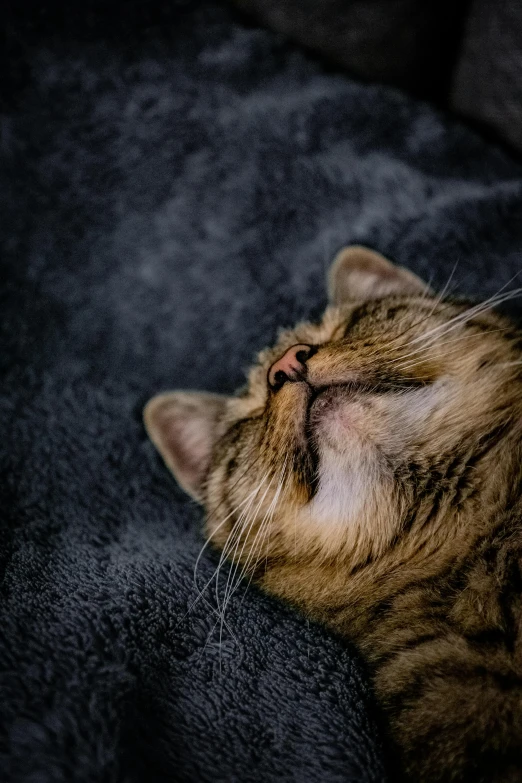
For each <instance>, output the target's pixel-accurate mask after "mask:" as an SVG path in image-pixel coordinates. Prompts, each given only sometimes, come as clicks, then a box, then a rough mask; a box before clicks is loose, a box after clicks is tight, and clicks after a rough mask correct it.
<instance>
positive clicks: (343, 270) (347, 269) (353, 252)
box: [328, 245, 429, 305]
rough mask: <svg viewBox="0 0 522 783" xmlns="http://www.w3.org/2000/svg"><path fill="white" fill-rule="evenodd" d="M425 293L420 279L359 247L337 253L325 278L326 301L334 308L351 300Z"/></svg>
mask: <svg viewBox="0 0 522 783" xmlns="http://www.w3.org/2000/svg"><path fill="white" fill-rule="evenodd" d="M426 293H429V287H428V286H427V285H426V283H424V282H423V281H422V280H421V279H420V277H417V275H414V274H413V272H410V271H409V270H408V269H405V268H404V267H403V266H397V265H396V264H392V262H391V261H388V259H387V258H385V257H384V256H382V255H381V254H380V253H377V252H376V251H375V250H370V248H368V247H363V246H362V245H351V246H350V247H344V248H343V249H342V250H340V251H339V252H338V253H337V255H336V256H335V258H334V260H333V263H332V266H331V268H330V272H329V275H328V297H329V301H330V304H334V305H341V304H343V303H344V302H346V301H349V300H351V299H352V300H353V299H363V300H367V299H380V298H381V297H382V296H390V295H392V294H426Z"/></svg>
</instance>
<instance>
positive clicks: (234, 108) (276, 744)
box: [0, 0, 522, 783]
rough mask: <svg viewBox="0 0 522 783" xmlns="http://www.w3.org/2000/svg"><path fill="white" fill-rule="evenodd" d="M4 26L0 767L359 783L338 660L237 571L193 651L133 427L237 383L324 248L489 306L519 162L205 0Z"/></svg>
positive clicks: (362, 770)
mask: <svg viewBox="0 0 522 783" xmlns="http://www.w3.org/2000/svg"><path fill="white" fill-rule="evenodd" d="M13 7H14V6H13ZM55 10H56V9H55ZM9 24H10V28H9V30H10V35H11V44H13V42H14V48H13V52H14V54H13V57H12V60H11V61H10V65H9V67H10V70H7V71H4V76H3V78H4V82H3V88H4V92H5V95H6V96H7V100H6V101H5V103H4V108H3V111H2V114H1V140H2V143H1V148H0V149H1V154H2V161H3V165H2V167H1V170H0V185H1V193H2V210H1V214H0V237H1V242H2V254H1V265H2V269H1V302H0V312H1V327H2V343H1V352H0V361H1V364H2V375H1V389H0V416H1V455H0V460H1V462H0V467H1V483H0V503H1V509H2V516H1V522H0V524H1V538H0V560H1V562H0V565H1V576H2V581H1V603H0V614H1V616H0V714H1V719H0V780H2V781H6V783H7V781H16V783H75V782H76V781H82V782H83V781H85V782H86V783H87V782H89V783H91V782H92V783H109V782H110V783H116V782H118V783H119V782H120V781H128V782H129V783H131V782H132V783H134V782H136V783H137V782H140V783H145V782H147V783H148V782H149V781H151V782H152V783H154V782H158V783H159V782H160V781H169V782H172V781H195V782H196V783H199V781H203V782H204V781H237V782H238V783H250V782H252V783H258V782H259V783H261V781H263V783H271V782H272V781H273V783H276V781H296V783H301V782H302V781H312V782H314V781H317V782H318V783H319V782H320V783H334V782H335V783H347V782H348V781H354V782H355V781H357V782H358V783H365V782H366V781H368V782H370V781H371V782H372V783H377V781H379V782H380V781H384V780H386V779H388V778H387V775H388V774H389V773H388V772H386V768H387V766H388V769H389V765H388V761H387V755H386V752H385V751H384V746H385V740H383V739H382V738H383V737H384V733H383V732H382V731H381V730H380V716H379V713H378V710H377V709H376V708H375V706H374V703H373V699H372V694H371V691H370V688H369V685H368V682H367V679H366V677H365V674H364V669H363V666H362V664H361V662H360V660H359V658H358V657H357V655H356V653H355V652H354V650H353V649H351V648H350V646H349V645H346V644H344V643H342V642H341V641H339V640H338V639H335V638H332V637H331V636H329V635H328V634H327V633H326V632H325V631H323V630H322V629H320V628H317V627H315V626H313V625H312V624H310V623H308V622H307V621H306V619H304V618H302V617H300V616H299V615H298V614H297V613H294V612H293V611H292V610H290V609H288V608H286V607H284V606H282V605H279V604H278V603H277V602H276V601H273V600H271V599H269V598H267V597H265V596H263V595H262V594H260V593H259V592H258V591H257V590H256V589H255V588H253V587H249V588H248V589H246V585H245V588H244V589H242V590H238V591H237V593H236V594H235V595H234V597H233V599H232V601H231V603H230V606H229V609H228V612H227V618H226V619H227V625H226V626H225V628H224V631H223V634H222V635H221V638H220V633H219V631H220V629H219V624H218V625H217V626H216V615H215V612H214V609H215V606H216V599H215V594H214V591H213V590H212V591H208V592H207V600H206V601H202V600H201V601H199V602H197V603H196V604H195V605H194V599H195V598H196V597H197V595H198V592H197V587H196V586H195V581H194V566H195V563H196V560H197V557H198V554H199V553H200V550H201V547H202V545H203V538H202V534H201V521H202V515H201V511H200V510H199V509H198V508H197V507H196V506H195V505H194V504H192V503H191V502H190V501H189V500H188V499H187V497H186V496H185V495H184V494H183V492H182V491H181V490H180V489H179V488H178V487H177V486H176V484H175V482H174V480H173V479H172V477H171V476H170V475H169V474H168V472H167V471H166V469H165V467H164V466H163V464H162V463H161V461H160V459H159V458H158V457H157V455H156V453H155V451H154V449H153V447H152V445H151V444H150V443H149V442H148V440H147V438H146V436H145V432H144V430H143V426H142V421H141V411H142V408H143V405H144V403H145V402H146V400H147V399H148V398H149V397H150V396H151V395H152V394H154V393H156V392H158V391H160V390H162V389H167V388H174V387H177V388H197V389H207V390H212V391H220V392H231V391H232V390H233V389H234V388H236V387H237V386H238V385H240V384H241V383H242V381H243V378H244V370H245V368H246V367H247V366H248V364H249V362H250V361H251V359H252V357H253V355H254V353H255V351H257V350H258V349H260V348H261V347H263V346H264V345H265V344H267V343H269V342H270V341H271V340H273V338H274V336H275V334H276V331H277V328H278V327H279V326H281V325H290V324H292V323H293V322H294V321H296V320H297V319H300V318H303V317H308V316H317V315H318V314H319V313H320V312H321V309H322V308H323V307H324V304H325V292H324V284H323V281H324V276H325V271H326V268H327V266H328V264H329V261H330V259H331V258H332V256H333V255H334V253H335V252H336V251H337V250H338V249H339V247H340V246H342V245H343V244H346V243H352V242H360V243H365V244H368V245H370V246H372V247H375V248H377V249H378V250H380V251H381V252H383V253H385V254H388V255H390V256H392V257H393V258H395V259H396V260H398V261H399V262H401V263H403V264H406V265H408V266H409V267H410V268H411V269H413V270H414V271H415V272H417V273H419V274H421V275H423V276H424V277H426V278H427V279H430V280H431V281H432V283H433V284H434V285H436V286H442V285H443V284H444V283H445V282H446V281H447V279H448V277H449V275H450V273H451V272H452V271H453V278H452V283H451V287H454V286H456V285H458V284H460V290H461V291H466V292H470V293H472V294H477V295H480V296H487V295H490V294H493V293H495V292H496V291H497V290H498V289H499V288H501V287H502V286H503V285H506V284H509V281H510V280H511V278H512V277H513V275H514V274H515V273H516V272H517V271H519V270H520V268H521V260H522V255H521V252H520V251H521V248H522V169H521V168H520V167H518V168H517V167H516V166H515V165H514V164H513V163H512V162H511V161H510V160H509V159H508V158H507V157H505V156H504V155H503V154H502V152H501V151H499V150H497V149H495V148H493V147H488V146H486V145H485V144H484V143H483V142H482V141H480V140H479V139H478V138H477V137H475V136H473V135H471V134H470V133H469V132H468V131H466V130H465V129H464V128H463V127H460V126H457V125H455V124H454V123H452V122H450V121H449V120H447V119H445V118H443V117H441V116H439V115H437V114H436V113H435V112H434V111H433V110H431V109H430V108H428V107H427V106H424V105H419V104H415V103H413V102H412V101H410V100H408V99H406V98H405V97H404V96H403V95H402V94H400V93H399V92H395V91H393V90H390V89H384V88H381V87H378V86H368V85H366V86H363V85H361V84H358V83H354V82H352V81H350V80H349V79H348V78H346V77H345V76H343V75H339V74H334V73H327V72H325V71H324V69H323V68H322V67H321V65H320V64H319V63H318V62H315V61H313V60H312V59H309V58H308V57H307V56H306V55H305V54H303V53H302V52H300V51H299V50H297V49H296V48H292V47H291V46H289V45H287V44H285V43H284V41H282V40H281V39H279V38H277V37H275V36H274V35H273V34H271V33H269V32H266V31H262V30H260V29H255V28H252V27H249V26H248V23H245V22H244V20H242V19H241V17H239V16H236V15H234V12H233V11H231V10H230V9H228V8H227V7H225V6H220V5H218V4H212V3H206V2H192V3H190V2H173V3H170V4H169V5H168V8H166V7H163V6H162V5H161V4H160V5H157V4H155V3H154V2H150V3H147V4H141V3H137V2H131V1H130V0H129V2H127V3H126V4H125V5H124V6H122V7H118V5H117V4H113V5H112V6H108V7H107V8H105V7H104V8H103V9H102V7H101V6H96V7H94V11H93V5H92V4H91V5H90V6H89V5H87V6H86V7H85V8H82V9H81V10H79V9H78V8H74V9H72V7H71V8H70V9H69V7H68V6H67V7H66V6H64V7H60V8H59V12H57V13H56V16H51V18H47V17H46V18H45V19H43V21H42V24H41V28H38V29H35V28H32V27H31V26H30V25H28V24H27V23H26V20H25V18H24V12H23V11H22V12H20V13H18V15H14V16H12V18H11V19H10V21H9ZM6 84H7V89H6ZM9 85H11V87H9ZM10 90H11V91H10ZM217 562H218V558H217V557H216V555H215V554H214V553H212V552H209V551H207V550H205V552H204V553H203V555H202V556H201V558H200V560H199V565H198V569H197V573H196V581H197V585H199V588H201V587H202V586H203V585H204V584H205V582H206V581H207V580H208V579H210V578H211V576H212V574H213V572H214V570H215V568H216V565H217ZM222 573H223V577H222V579H221V581H220V584H219V587H218V595H221V596H222V595H223V590H224V587H225V583H226V569H224V570H223V572H222Z"/></svg>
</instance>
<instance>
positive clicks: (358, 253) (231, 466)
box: [145, 248, 521, 565]
mask: <svg viewBox="0 0 522 783" xmlns="http://www.w3.org/2000/svg"><path fill="white" fill-rule="evenodd" d="M329 285H330V300H331V303H332V304H331V305H330V306H329V307H328V309H327V310H326V312H325V314H324V317H323V319H322V321H321V322H320V323H318V324H311V323H303V324H300V325H298V326H297V327H296V328H295V329H292V330H289V331H285V332H283V333H282V334H281V335H280V338H279V340H278V342H277V344H276V345H275V346H273V347H271V348H269V349H267V350H265V351H263V352H262V353H261V354H260V355H259V357H258V360H257V362H256V364H255V365H254V366H253V368H252V369H251V371H250V373H249V376H248V384H247V386H246V388H245V389H243V390H242V391H241V392H240V393H238V395H237V396H235V397H230V398H224V397H219V396H217V395H207V394H201V393H188V392H173V393H169V394H165V395H160V396H158V397H156V398H154V399H153V400H152V401H151V402H150V403H149V404H148V406H147V408H146V412H145V421H146V425H147V428H148V431H149V434H150V435H151V438H152V440H153V441H154V442H155V444H156V445H157V447H158V448H159V450H160V452H161V453H162V456H163V457H164V459H165V461H166V463H167V465H168V466H169V467H170V468H171V470H172V471H173V472H174V474H175V475H176V477H177V478H178V480H179V482H180V483H181V485H182V486H183V487H184V488H185V489H187V490H188V491H189V492H190V493H191V494H192V495H193V496H194V497H196V498H197V499H198V500H200V501H201V502H203V503H204V505H205V507H206V510H207V532H208V535H209V536H210V537H211V538H212V540H213V541H215V543H216V544H218V545H219V546H222V547H224V546H226V547H227V548H228V549H229V550H230V552H229V554H230V556H231V557H234V558H236V559H238V560H240V561H241V562H243V564H248V565H253V564H254V563H255V564H259V563H261V562H262V561H263V560H265V561H266V562H268V560H270V559H272V560H273V559H277V558H284V557H292V558H295V559H299V558H301V559H306V558H310V557H320V558H337V559H338V558H339V557H346V558H347V559H348V560H349V561H350V562H351V563H352V565H353V564H357V563H362V562H364V561H365V560H368V558H376V557H378V556H379V555H380V554H382V553H383V552H385V551H386V548H387V547H389V546H390V545H391V544H392V542H393V541H394V540H395V539H397V537H398V536H399V535H402V534H404V532H405V531H406V532H408V531H410V530H411V531H413V532H412V535H417V536H418V535H419V531H420V530H423V531H424V533H423V535H424V534H426V535H429V527H430V525H435V524H437V523H438V521H437V520H438V513H439V512H440V511H441V510H443V509H444V507H445V505H447V504H448V503H451V504H453V505H454V507H455V508H458V506H459V504H461V503H465V502H466V501H467V500H468V499H469V498H470V497H472V495H473V493H474V492H475V491H476V488H477V487H476V485H477V482H480V481H481V480H482V475H481V472H480V464H481V463H480V454H481V453H483V452H484V450H487V449H488V448H489V446H488V444H489V445H490V446H494V445H495V444H494V440H495V438H497V439H498V438H499V437H500V436H501V433H502V432H503V430H504V428H505V427H506V426H507V423H509V419H510V416H511V415H512V412H511V409H510V404H511V400H512V399H513V394H514V390H515V388H516V389H518V388H519V384H520V369H521V367H520V365H518V366H517V361H519V360H520V349H519V339H518V338H519V335H517V334H515V333H513V330H512V327H511V325H509V324H508V322H506V321H505V320H504V319H502V318H501V317H500V316H498V315H496V314H493V313H492V312H491V310H490V309H488V308H487V307H482V306H475V307H474V308H473V307H472V306H470V304H469V303H463V302H449V301H447V300H444V299H441V298H440V297H438V296H436V295H434V294H432V292H431V291H430V290H429V289H428V288H427V287H426V286H425V285H424V284H423V283H422V282H421V281H420V280H418V279H417V278H416V277H414V276H413V275H412V274H411V273H409V272H407V271H406V270H403V269H401V268H398V267H395V266H393V265H391V264H390V263H389V262H387V261H386V260H385V259H383V258H382V257H381V256H378V255H377V254H375V253H373V252H372V251H369V250H366V249H363V248H349V249H347V250H345V251H342V252H341V253H340V254H339V256H338V257H337V259H336V261H335V262H334V266H333V268H332V271H331V274H330V282H329ZM419 540H420V539H419ZM227 542H228V543H227Z"/></svg>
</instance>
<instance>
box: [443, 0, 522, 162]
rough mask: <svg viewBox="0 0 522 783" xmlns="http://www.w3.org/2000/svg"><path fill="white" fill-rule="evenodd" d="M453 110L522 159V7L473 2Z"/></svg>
mask: <svg viewBox="0 0 522 783" xmlns="http://www.w3.org/2000/svg"><path fill="white" fill-rule="evenodd" d="M460 49H461V51H460V53H459V58H458V63H457V65H456V68H455V72H454V76H453V85H452V90H451V106H452V108H453V109H454V110H456V111H457V112H459V113H460V114H463V115H465V116H466V117H470V118H472V119H474V120H477V121H478V122H480V123H481V124H482V125H483V126H485V127H487V128H488V129H489V130H490V131H493V132H494V133H495V134H496V135H497V136H498V137H499V138H501V139H503V140H504V141H507V142H509V144H512V145H513V147H515V148H516V149H517V150H518V152H519V153H522V4H521V3H519V2H510V0H507V1H504V2H494V3H492V2H491V1H490V0H473V2H472V3H471V4H470V9H469V14H468V18H467V21H466V27H465V31H464V35H463V40H462V44H461V47H460Z"/></svg>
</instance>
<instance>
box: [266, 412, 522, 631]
mask: <svg viewBox="0 0 522 783" xmlns="http://www.w3.org/2000/svg"><path fill="white" fill-rule="evenodd" d="M521 423H522V422H521ZM466 490H467V494H466V492H462V493H461V495H460V496H459V498H457V497H456V496H452V495H451V494H450V495H448V496H447V497H446V498H445V502H444V503H443V504H441V508H440V509H439V510H438V512H437V513H436V514H434V515H433V514H432V511H433V509H432V508H431V507H426V508H423V506H422V503H421V504H420V506H419V509H418V513H417V516H416V518H415V520H413V523H410V528H409V529H408V530H405V531H402V532H403V533H404V534H403V535H401V534H400V531H399V533H398V534H397V536H396V537H395V539H394V540H393V541H392V542H391V543H390V544H389V546H388V547H387V549H386V550H385V551H384V552H383V553H382V554H380V555H379V556H377V557H372V556H370V557H367V558H366V559H365V560H360V559H357V558H356V559H354V560H351V559H350V556H349V555H346V554H344V555H343V556H340V557H339V558H337V559H336V558H332V557H331V556H329V557H327V558H324V557H322V556H321V553H316V554H314V556H311V557H310V558H309V559H308V561H306V559H304V560H303V558H296V559H294V560H293V559H292V558H291V557H288V558H287V559H281V558H278V559H277V561H274V562H273V563H270V562H269V564H268V567H267V570H266V572H265V573H264V574H263V575H262V576H261V583H262V584H263V586H264V587H265V588H266V589H268V590H269V591H270V592H271V593H275V594H276V595H279V596H280V597H282V598H284V599H286V600H289V601H291V602H292V603H294V604H297V605H298V606H300V607H301V608H302V609H304V610H305V611H306V613H307V614H310V615H312V616H313V617H315V618H316V619H317V620H319V621H320V622H322V623H325V624H327V625H328V626H330V627H331V628H333V629H334V630H336V631H338V632H340V633H341V634H342V635H344V636H348V637H351V638H353V639H354V640H358V641H360V642H361V643H362V644H363V646H365V645H364V639H365V638H367V637H368V634H371V630H372V627H373V625H374V624H375V623H378V622H379V614H380V613H381V612H383V611H385V610H386V607H387V606H388V605H389V603H390V601H392V600H396V599H397V597H400V595H401V592H402V591H404V590H410V591H411V590H412V589H414V587H415V585H416V584H418V585H419V586H420V585H427V584H429V582H430V580H433V581H434V582H435V581H436V580H440V579H441V575H446V577H447V575H448V573H450V572H455V573H457V572H458V571H459V569H462V568H464V565H465V563H466V562H467V561H468V560H469V558H470V557H471V556H472V554H473V553H475V552H476V551H477V548H478V547H480V545H481V542H482V541H487V540H489V539H493V538H494V537H495V536H496V535H499V531H502V535H503V536H505V535H506V534H507V535H509V534H510V532H511V531H516V530H518V529H519V527H520V524H522V426H520V427H519V426H514V427H512V428H511V430H510V432H509V433H508V434H507V435H504V436H503V439H502V441H501V442H500V443H499V444H498V445H497V446H495V447H494V448H491V449H490V450H489V452H488V453H487V454H485V455H484V456H483V458H482V459H481V460H480V461H479V462H478V463H477V464H476V466H474V477H473V481H472V482H471V483H470V485H469V486H468V487H467V488H466ZM430 514H431V516H430ZM428 518H429V524H426V522H427V520H428ZM404 522H405V523H406V522H407V520H406V519H405V520H404Z"/></svg>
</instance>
